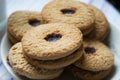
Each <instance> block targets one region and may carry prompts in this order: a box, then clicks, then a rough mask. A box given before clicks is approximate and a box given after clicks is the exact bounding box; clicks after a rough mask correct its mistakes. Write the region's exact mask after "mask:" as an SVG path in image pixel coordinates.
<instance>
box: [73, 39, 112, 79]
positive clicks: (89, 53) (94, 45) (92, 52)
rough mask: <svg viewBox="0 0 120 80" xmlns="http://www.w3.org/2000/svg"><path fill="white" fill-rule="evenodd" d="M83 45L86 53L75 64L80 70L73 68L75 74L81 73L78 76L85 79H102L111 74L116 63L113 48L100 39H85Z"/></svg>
mask: <svg viewBox="0 0 120 80" xmlns="http://www.w3.org/2000/svg"><path fill="white" fill-rule="evenodd" d="M83 46H84V47H83V48H84V51H85V53H84V54H83V56H82V57H81V58H80V59H79V60H78V61H76V62H75V63H74V64H73V65H74V67H75V69H76V70H78V71H77V72H75V73H74V70H73V73H74V75H76V76H77V75H78V74H79V76H78V77H80V78H82V79H84V80H93V79H94V80H101V79H102V78H104V77H105V76H106V75H108V74H109V72H110V71H111V68H112V66H113V65H114V56H113V54H112V52H111V50H110V49H109V48H108V47H107V46H105V45H104V44H103V43H101V42H99V41H84V42H83ZM72 69H73V68H72ZM76 70H75V71H76ZM79 70H80V72H79ZM103 73H104V75H103ZM80 74H81V75H80ZM91 75H92V76H91Z"/></svg>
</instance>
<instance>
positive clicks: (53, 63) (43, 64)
mask: <svg viewBox="0 0 120 80" xmlns="http://www.w3.org/2000/svg"><path fill="white" fill-rule="evenodd" d="M82 54H83V46H81V47H80V48H79V49H78V50H76V51H75V52H74V53H72V54H71V55H69V56H66V57H63V58H60V59H55V60H35V59H31V58H29V57H27V56H26V59H27V60H28V62H29V63H30V64H32V65H34V66H37V67H39V68H45V69H59V68H63V67H66V66H68V65H70V64H72V63H74V62H75V61H77V60H78V59H79V58H80V57H81V56H82Z"/></svg>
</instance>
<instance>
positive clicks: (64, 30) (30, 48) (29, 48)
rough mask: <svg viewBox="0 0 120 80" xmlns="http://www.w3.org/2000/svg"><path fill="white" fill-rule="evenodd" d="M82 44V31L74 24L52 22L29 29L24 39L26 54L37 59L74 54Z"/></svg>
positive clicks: (49, 58) (51, 58) (57, 57)
mask: <svg viewBox="0 0 120 80" xmlns="http://www.w3.org/2000/svg"><path fill="white" fill-rule="evenodd" d="M81 45H82V33H81V32H80V30H79V29H78V28H76V27H75V26H73V25H69V24H65V23H50V24H44V25H40V26H39V27H36V28H34V29H32V30H29V31H28V32H27V33H26V34H25V35H24V37H23V39H22V46H23V50H24V52H25V54H26V55H27V56H28V57H30V58H33V59H37V60H54V59H59V58H62V57H65V56H68V55H70V54H72V53H73V52H74V51H75V50H77V49H79V47H80V46H81Z"/></svg>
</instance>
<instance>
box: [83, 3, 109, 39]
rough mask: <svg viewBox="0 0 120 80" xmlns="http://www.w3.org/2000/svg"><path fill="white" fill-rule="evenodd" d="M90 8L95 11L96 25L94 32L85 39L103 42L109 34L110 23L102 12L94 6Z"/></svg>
mask: <svg viewBox="0 0 120 80" xmlns="http://www.w3.org/2000/svg"><path fill="white" fill-rule="evenodd" d="M88 6H89V7H90V8H91V9H93V11H94V14H95V24H94V29H93V31H92V32H91V33H89V34H88V35H86V36H85V38H86V39H90V40H99V41H103V40H104V39H105V38H106V37H107V36H108V34H109V30H110V29H109V23H108V21H107V19H106V17H105V15H104V14H103V12H102V11H100V10H99V9H98V8H96V7H94V6H92V5H88Z"/></svg>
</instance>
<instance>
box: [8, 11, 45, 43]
mask: <svg viewBox="0 0 120 80" xmlns="http://www.w3.org/2000/svg"><path fill="white" fill-rule="evenodd" d="M42 23H43V20H42V16H41V14H40V13H39V12H30V11H16V12H14V13H12V14H11V15H10V17H9V18H8V33H10V34H11V35H12V36H14V38H16V39H17V40H18V42H20V41H21V39H22V37H23V35H24V34H25V33H26V31H28V30H29V29H32V28H34V27H37V26H38V25H40V24H42ZM10 40H11V39H10Z"/></svg>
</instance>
